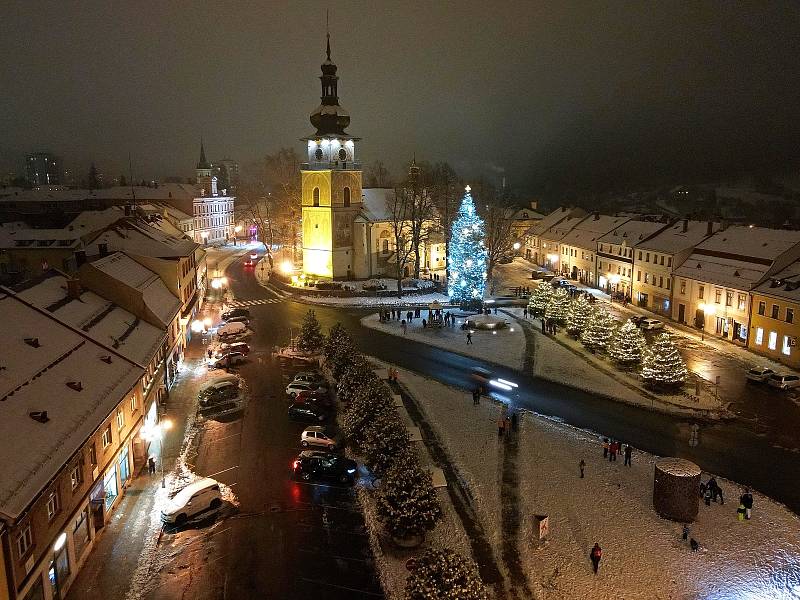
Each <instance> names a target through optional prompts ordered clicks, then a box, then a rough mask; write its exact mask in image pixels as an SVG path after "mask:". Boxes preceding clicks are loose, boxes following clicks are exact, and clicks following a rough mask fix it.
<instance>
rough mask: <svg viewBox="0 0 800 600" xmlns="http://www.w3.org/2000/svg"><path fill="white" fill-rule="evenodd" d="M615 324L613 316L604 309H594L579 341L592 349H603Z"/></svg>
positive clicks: (606, 346) (606, 345) (609, 339)
mask: <svg viewBox="0 0 800 600" xmlns="http://www.w3.org/2000/svg"><path fill="white" fill-rule="evenodd" d="M616 324H617V322H616V321H615V320H614V317H612V316H611V315H610V314H608V312H607V311H606V310H604V309H602V308H601V309H599V310H596V311H594V313H592V318H591V319H590V320H589V325H588V326H587V327H586V329H584V331H583V333H582V334H581V343H582V344H583V345H584V346H586V347H587V348H589V349H590V350H592V351H594V350H600V351H601V352H602V351H605V349H606V348H608V343H609V342H610V341H611V336H612V335H613V333H614V327H615V326H616Z"/></svg>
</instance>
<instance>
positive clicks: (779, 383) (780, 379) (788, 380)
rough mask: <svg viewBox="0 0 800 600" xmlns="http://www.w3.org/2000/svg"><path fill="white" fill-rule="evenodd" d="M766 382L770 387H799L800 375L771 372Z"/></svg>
mask: <svg viewBox="0 0 800 600" xmlns="http://www.w3.org/2000/svg"><path fill="white" fill-rule="evenodd" d="M767 383H768V384H770V385H771V386H772V387H776V388H779V389H781V390H788V389H789V388H796V387H800V377H798V376H797V375H782V374H781V373H773V374H772V375H770V377H769V379H767Z"/></svg>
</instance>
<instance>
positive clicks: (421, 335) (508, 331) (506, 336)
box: [361, 309, 525, 369]
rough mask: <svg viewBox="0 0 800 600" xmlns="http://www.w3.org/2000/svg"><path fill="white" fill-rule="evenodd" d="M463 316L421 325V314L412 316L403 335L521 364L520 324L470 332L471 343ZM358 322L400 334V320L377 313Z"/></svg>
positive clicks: (513, 365) (522, 335) (499, 361)
mask: <svg viewBox="0 0 800 600" xmlns="http://www.w3.org/2000/svg"><path fill="white" fill-rule="evenodd" d="M454 310H455V309H454ZM421 314H422V316H423V317H424V316H427V312H426V311H423V312H422V313H421ZM462 320H463V319H460V320H459V319H457V320H456V325H455V326H454V327H443V328H441V329H429V328H426V329H423V327H422V318H419V319H414V321H413V322H411V323H410V324H409V325H408V330H407V334H406V337H408V338H409V339H411V340H414V341H417V342H422V343H425V344H429V345H431V346H436V347H437V348H444V349H445V350H451V351H453V352H458V353H460V354H465V355H467V356H472V357H474V358H479V359H481V360H486V361H489V362H493V363H497V364H502V365H506V366H509V367H511V368H513V369H520V368H522V364H523V360H524V358H525V333H524V332H523V331H522V329H521V327H518V326H517V327H515V326H514V325H512V326H511V327H510V328H504V329H499V330H497V332H496V333H492V332H491V331H486V330H476V331H474V333H473V334H472V344H467V334H466V332H465V331H462V330H461V327H460V323H461V321H462ZM361 324H362V325H364V326H365V327H370V328H372V329H377V330H379V331H383V332H385V333H390V334H392V335H398V336H401V337H402V336H403V330H402V329H401V326H400V321H390V322H388V323H382V322H381V321H380V319H379V318H378V315H377V314H374V315H370V316H367V317H364V318H363V319H361Z"/></svg>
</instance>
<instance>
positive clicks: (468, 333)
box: [467, 331, 472, 345]
mask: <svg viewBox="0 0 800 600" xmlns="http://www.w3.org/2000/svg"><path fill="white" fill-rule="evenodd" d="M467 344H468V345H469V344H472V332H471V331H467Z"/></svg>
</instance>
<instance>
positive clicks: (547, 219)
mask: <svg viewBox="0 0 800 600" xmlns="http://www.w3.org/2000/svg"><path fill="white" fill-rule="evenodd" d="M573 212H574V211H573V209H570V208H567V207H566V206H560V207H559V208H557V209H555V210H554V211H553V212H551V213H549V214H547V215H545V216H544V217H543V218H542V220H541V221H539V222H538V223H537V224H536V225H534V226H533V227H531V228H530V229H529V230H528V235H542V234H543V233H544V232H545V231H547V230H548V229H550V228H551V227H552V226H553V225H555V224H557V223H560V222H561V221H563V220H564V219H566V218H568V217H569V216H570V215H571V214H573Z"/></svg>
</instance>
